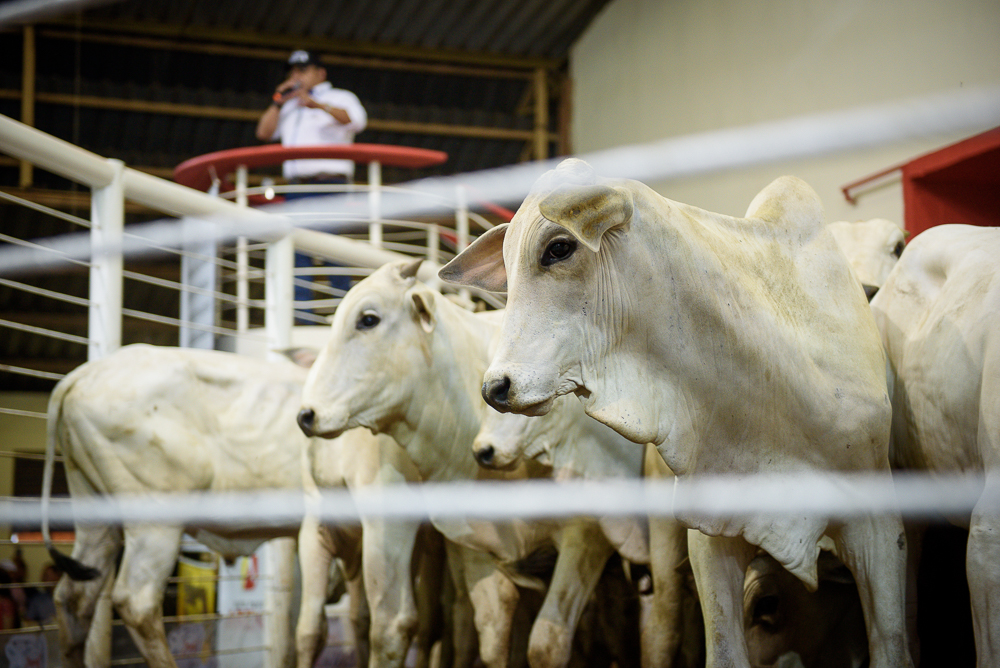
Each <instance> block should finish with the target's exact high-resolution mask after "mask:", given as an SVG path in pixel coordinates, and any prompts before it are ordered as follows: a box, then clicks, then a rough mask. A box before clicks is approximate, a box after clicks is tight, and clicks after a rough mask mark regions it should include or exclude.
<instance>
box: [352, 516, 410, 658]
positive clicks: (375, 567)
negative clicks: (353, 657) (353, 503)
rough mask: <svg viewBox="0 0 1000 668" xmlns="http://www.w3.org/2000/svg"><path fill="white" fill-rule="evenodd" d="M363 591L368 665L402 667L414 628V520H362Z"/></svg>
mask: <svg viewBox="0 0 1000 668" xmlns="http://www.w3.org/2000/svg"><path fill="white" fill-rule="evenodd" d="M363 525H364V529H363V540H364V548H363V550H362V555H363V559H364V574H365V591H367V593H368V606H369V608H370V609H371V620H372V628H371V636H370V637H371V666H372V668H375V667H379V668H381V667H382V666H402V665H403V662H404V661H405V660H406V654H407V652H408V651H409V649H410V642H411V641H412V639H413V634H414V632H415V631H416V628H417V604H416V601H415V599H414V595H413V573H412V564H413V548H414V545H415V544H416V539H417V532H418V531H419V530H420V525H419V523H417V522H387V521H384V520H382V519H380V518H373V519H365V520H364V521H363Z"/></svg>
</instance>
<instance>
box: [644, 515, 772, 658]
mask: <svg viewBox="0 0 1000 668" xmlns="http://www.w3.org/2000/svg"><path fill="white" fill-rule="evenodd" d="M755 551H756V548H755V547H754V546H753V545H751V544H750V543H748V542H747V541H745V540H744V539H743V538H740V537H737V538H728V537H725V536H706V535H705V534H703V533H701V532H699V531H688V554H689V556H690V559H691V568H692V570H693V571H694V580H695V584H696V586H697V588H698V596H699V597H700V599H701V610H702V615H703V616H704V619H705V645H706V647H705V650H706V664H705V665H706V668H749V666H750V657H749V654H748V652H747V644H746V638H745V635H744V632H743V582H744V579H745V577H746V570H747V566H749V565H750V561H751V559H753V555H754V552H755ZM653 586H656V585H655V583H654V585H653Z"/></svg>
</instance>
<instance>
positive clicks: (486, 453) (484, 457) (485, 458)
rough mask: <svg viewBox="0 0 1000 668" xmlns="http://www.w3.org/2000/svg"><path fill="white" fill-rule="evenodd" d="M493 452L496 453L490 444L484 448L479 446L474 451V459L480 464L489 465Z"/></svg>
mask: <svg viewBox="0 0 1000 668" xmlns="http://www.w3.org/2000/svg"><path fill="white" fill-rule="evenodd" d="M494 454H496V451H495V450H494V449H493V446H492V445H487V446H486V447H485V448H479V449H478V450H476V453H475V456H476V461H477V462H479V465H480V466H489V465H490V464H492V463H493V455H494Z"/></svg>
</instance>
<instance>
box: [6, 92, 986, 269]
mask: <svg viewBox="0 0 1000 668" xmlns="http://www.w3.org/2000/svg"><path fill="white" fill-rule="evenodd" d="M998 118H1000V85H993V86H987V87H981V88H968V89H961V90H957V91H949V92H946V93H940V94H937V95H931V96H926V97H919V98H912V99H906V100H900V101H896V102H892V103H887V104H882V105H874V106H869V107H862V108H857V109H847V110H844V111H837V112H828V113H822V114H811V115H806V116H800V117H796V118H791V119H785V120H780V121H772V122H768V123H759V124H756V125H750V126H743V127H739V128H730V129H724V130H715V131H710V132H702V133H696V134H691V135H686V136H681V137H673V138H669V139H665V140H663V141H658V142H651V143H648V144H643V145H636V146H625V147H620V148H616V149H612V150H607V151H600V152H596V153H591V154H589V155H583V156H580V157H582V158H583V159H584V160H586V161H588V162H589V163H590V164H591V165H592V166H593V167H594V169H595V171H596V172H597V173H598V174H600V175H601V176H606V177H621V178H631V179H636V180H639V181H644V182H653V181H663V180H666V179H675V178H680V177H684V176H691V175H695V174H704V173H708V172H717V171H721V170H726V169H734V168H739V167H748V166H751V165H758V164H767V163H771V162H775V161H779V160H790V159H795V158H806V157H810V156H821V155H829V154H833V153H837V152H842V151H848V150H858V149H864V148H871V147H875V146H880V145H885V144H890V143H893V142H901V141H906V140H912V139H920V138H927V137H931V136H935V135H942V134H951V133H958V132H981V131H983V130H986V129H989V128H992V127H994V126H995V125H996V123H997V119H998ZM558 162H559V159H554V160H547V161H539V162H531V163H522V164H519V165H513V166H508V167H502V168H498V169H491V170H484V171H480V172H473V173H467V174H459V175H455V176H449V177H433V178H426V179H420V180H417V181H412V182H410V183H407V184H405V188H400V189H395V190H392V191H388V192H385V193H383V199H382V204H381V215H382V216H384V217H386V218H413V217H416V216H421V215H435V214H443V213H451V209H450V208H448V207H446V206H445V205H444V203H445V202H449V201H451V199H450V198H451V196H452V194H453V193H454V189H455V187H456V186H457V185H463V186H465V187H467V188H470V189H472V190H474V191H475V192H476V193H477V198H479V199H484V200H489V201H494V202H509V201H519V200H520V199H522V198H523V197H524V196H525V194H526V193H527V192H528V191H529V189H530V188H531V185H532V184H533V183H534V182H535V180H537V178H538V177H539V176H540V175H541V174H542V173H543V172H545V171H547V170H549V169H551V168H553V167H554V166H555V165H556V164H557V163H558ZM351 201H352V200H351V195H350V194H347V195H344V194H338V195H331V196H326V197H313V198H309V199H308V200H295V201H292V202H289V203H285V204H280V205H273V206H270V207H267V209H266V211H268V212H272V213H280V214H287V215H282V216H276V217H275V218H274V220H273V221H272V220H271V219H269V218H268V217H262V216H259V215H256V216H254V218H253V220H249V219H245V220H234V219H226V220H224V221H223V222H224V224H222V225H219V226H215V225H209V224H204V223H203V224H201V225H196V226H191V227H189V228H188V229H187V231H186V232H184V233H183V234H182V229H181V228H183V227H185V226H184V225H178V221H176V220H171V221H168V222H166V223H164V222H157V223H148V224H144V225H141V226H132V227H130V228H129V229H130V231H132V232H138V231H139V230H141V234H143V236H146V237H149V238H151V239H153V240H155V241H156V242H158V243H159V244H162V245H167V246H171V245H172V246H177V245H179V244H180V243H181V241H182V240H183V241H186V242H198V241H209V240H215V241H218V242H221V243H227V242H231V241H232V240H233V239H234V238H235V237H236V236H238V235H242V236H247V237H249V238H252V239H266V238H279V237H281V236H284V235H285V234H286V233H287V232H288V231H289V225H290V223H289V220H288V216H294V215H295V214H298V213H305V212H312V211H315V210H316V209H317V207H322V209H323V211H324V212H326V213H327V214H328V215H330V216H331V217H332V216H336V215H349V214H350V213H351V211H352V207H351V206H349V203H350V202H351ZM253 211H254V213H255V214H259V212H260V210H253ZM182 220H184V221H187V220H188V219H182ZM219 220H221V219H219ZM217 222H218V221H217ZM311 225H313V226H316V227H320V228H321V227H323V225H322V224H320V223H312V224H311ZM308 226H310V224H309V223H303V224H302V225H301V227H308ZM47 245H51V246H54V247H58V248H59V249H60V250H61V251H63V252H65V253H67V254H69V255H71V256H73V257H78V258H86V257H89V256H90V240H89V238H76V239H71V240H66V241H65V242H64V241H63V240H56V241H52V242H51V243H47ZM110 250H111V251H112V252H114V251H116V250H118V249H110ZM122 250H123V252H125V253H126V254H131V253H138V252H148V251H147V250H146V249H140V248H138V247H136V246H134V245H130V244H128V243H126V244H125V247H124V248H123V249H122ZM51 262H52V260H51V259H49V258H47V257H45V256H44V255H43V254H40V253H37V252H32V251H31V250H26V249H18V248H6V249H0V267H3V268H4V269H3V270H4V271H22V270H39V269H43V268H45V267H47V266H50V263H51Z"/></svg>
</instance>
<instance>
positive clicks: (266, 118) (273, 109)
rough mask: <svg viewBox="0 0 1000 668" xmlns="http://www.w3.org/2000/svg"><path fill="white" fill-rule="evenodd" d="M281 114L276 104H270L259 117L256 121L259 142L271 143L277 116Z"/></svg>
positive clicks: (276, 124)
mask: <svg viewBox="0 0 1000 668" xmlns="http://www.w3.org/2000/svg"><path fill="white" fill-rule="evenodd" d="M280 113H281V107H280V106H278V103H277V102H272V103H271V105H270V106H269V107H268V108H267V111H265V112H264V113H263V114H262V115H261V117H260V120H258V121H257V139H259V140H261V141H271V137H273V136H274V131H275V130H276V129H277V128H278V116H279V114H280Z"/></svg>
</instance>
